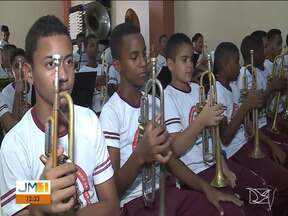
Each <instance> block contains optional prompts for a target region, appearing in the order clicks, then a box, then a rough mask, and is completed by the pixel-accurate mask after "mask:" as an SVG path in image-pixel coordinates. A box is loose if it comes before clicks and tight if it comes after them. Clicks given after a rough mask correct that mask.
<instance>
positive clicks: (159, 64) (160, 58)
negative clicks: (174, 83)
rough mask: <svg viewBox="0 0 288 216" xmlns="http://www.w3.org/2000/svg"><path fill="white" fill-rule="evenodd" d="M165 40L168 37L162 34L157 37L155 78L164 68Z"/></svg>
mask: <svg viewBox="0 0 288 216" xmlns="http://www.w3.org/2000/svg"><path fill="white" fill-rule="evenodd" d="M167 40H168V37H167V35H166V34H163V35H161V36H160V37H159V45H160V52H159V54H158V55H157V65H156V77H157V76H158V75H159V74H160V72H161V69H162V68H163V67H164V66H166V56H165V48H166V44H167Z"/></svg>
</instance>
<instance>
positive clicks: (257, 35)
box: [251, 30, 267, 39]
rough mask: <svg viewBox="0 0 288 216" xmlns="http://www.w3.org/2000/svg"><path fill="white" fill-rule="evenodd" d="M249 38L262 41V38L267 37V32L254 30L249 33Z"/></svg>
mask: <svg viewBox="0 0 288 216" xmlns="http://www.w3.org/2000/svg"><path fill="white" fill-rule="evenodd" d="M251 36H255V37H259V38H261V39H263V38H264V37H267V32H265V31H263V30H256V31H254V32H252V33H251Z"/></svg>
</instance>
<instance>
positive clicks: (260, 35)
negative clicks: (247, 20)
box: [251, 30, 268, 67]
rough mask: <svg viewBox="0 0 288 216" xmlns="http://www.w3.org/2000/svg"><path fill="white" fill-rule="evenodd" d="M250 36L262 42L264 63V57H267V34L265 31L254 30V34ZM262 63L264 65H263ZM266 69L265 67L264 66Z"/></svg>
mask: <svg viewBox="0 0 288 216" xmlns="http://www.w3.org/2000/svg"><path fill="white" fill-rule="evenodd" d="M251 36H254V37H258V38H260V39H261V40H262V42H263V47H264V57H265V62H266V57H267V55H268V37H267V33H266V32H265V31H262V30H256V31H254V32H252V33H251ZM265 62H264V65H265ZM265 67H266V65H265Z"/></svg>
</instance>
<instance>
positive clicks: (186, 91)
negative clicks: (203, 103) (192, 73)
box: [169, 83, 191, 93]
mask: <svg viewBox="0 0 288 216" xmlns="http://www.w3.org/2000/svg"><path fill="white" fill-rule="evenodd" d="M169 85H170V86H171V87H173V88H174V89H176V90H178V91H181V92H184V93H190V92H191V86H190V85H189V84H188V86H189V91H184V90H182V89H179V88H177V87H176V86H174V85H172V84H171V83H170V84H169Z"/></svg>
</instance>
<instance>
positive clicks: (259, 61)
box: [254, 46, 265, 68]
mask: <svg viewBox="0 0 288 216" xmlns="http://www.w3.org/2000/svg"><path fill="white" fill-rule="evenodd" d="M264 61H265V56H264V47H263V46H261V47H259V49H257V50H254V64H255V66H256V67H259V68H263V66H264Z"/></svg>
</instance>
